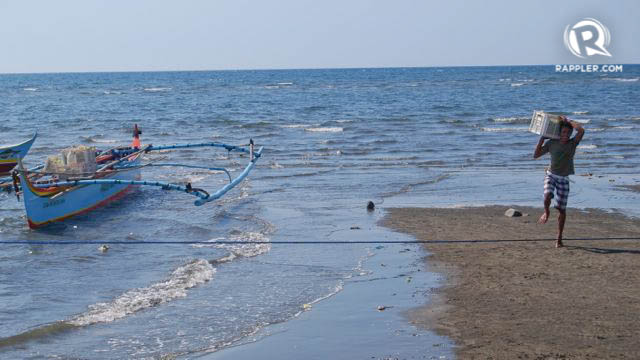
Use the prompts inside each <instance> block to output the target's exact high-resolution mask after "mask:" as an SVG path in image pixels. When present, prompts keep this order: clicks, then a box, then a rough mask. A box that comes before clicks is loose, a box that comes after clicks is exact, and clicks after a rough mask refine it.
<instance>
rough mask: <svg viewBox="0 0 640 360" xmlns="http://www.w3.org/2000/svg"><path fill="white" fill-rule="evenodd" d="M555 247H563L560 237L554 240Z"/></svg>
mask: <svg viewBox="0 0 640 360" xmlns="http://www.w3.org/2000/svg"><path fill="white" fill-rule="evenodd" d="M556 247H557V248H561V247H564V244H563V243H562V240H560V239H558V240H556Z"/></svg>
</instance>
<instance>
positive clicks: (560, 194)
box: [544, 172, 569, 210]
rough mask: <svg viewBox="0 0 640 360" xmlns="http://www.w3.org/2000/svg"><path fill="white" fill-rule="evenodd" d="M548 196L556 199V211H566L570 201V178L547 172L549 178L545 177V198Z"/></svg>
mask: <svg viewBox="0 0 640 360" xmlns="http://www.w3.org/2000/svg"><path fill="white" fill-rule="evenodd" d="M554 192H555V196H554ZM547 194H551V198H552V199H554V198H555V200H556V201H555V205H554V206H555V208H556V209H558V210H565V209H566V208H567V201H569V178H568V177H567V176H558V175H554V174H552V173H550V172H547V176H545V177H544V196H545V197H546V196H547Z"/></svg>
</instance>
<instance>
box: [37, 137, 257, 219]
mask: <svg viewBox="0 0 640 360" xmlns="http://www.w3.org/2000/svg"><path fill="white" fill-rule="evenodd" d="M227 146H229V145H227ZM157 149H158V148H156V149H155V150H157ZM262 149H263V148H262V147H261V148H260V149H259V150H258V151H257V152H254V153H253V159H251V161H250V162H249V164H248V165H247V166H246V167H245V169H244V170H243V171H242V173H240V175H238V177H237V178H235V179H233V181H231V182H230V183H229V184H227V185H225V186H224V187H223V188H222V189H220V190H218V191H216V192H215V193H213V194H211V195H210V194H208V193H207V192H206V191H204V190H201V189H195V188H192V187H191V185H190V184H187V186H182V185H177V184H170V183H165V182H160V181H142V180H121V179H91V180H67V181H55V182H50V183H47V184H33V186H35V187H42V188H45V187H55V186H78V185H95V184H123V185H146V186H157V187H161V188H162V189H164V190H176V191H182V192H185V193H187V194H191V195H193V196H197V197H198V198H199V199H197V200H196V201H195V202H194V205H196V206H201V205H204V204H206V203H208V202H211V201H214V200H217V199H219V198H221V197H222V196H223V195H224V194H226V193H227V192H228V191H229V190H231V189H232V188H233V187H234V186H236V185H238V184H239V183H240V182H241V181H242V180H244V178H246V177H247V175H249V172H251V170H252V169H253V167H254V166H255V164H256V161H258V159H259V158H260V156H261V155H262ZM243 150H244V152H249V150H245V149H243ZM141 151H144V150H141ZM132 155H133V154H132Z"/></svg>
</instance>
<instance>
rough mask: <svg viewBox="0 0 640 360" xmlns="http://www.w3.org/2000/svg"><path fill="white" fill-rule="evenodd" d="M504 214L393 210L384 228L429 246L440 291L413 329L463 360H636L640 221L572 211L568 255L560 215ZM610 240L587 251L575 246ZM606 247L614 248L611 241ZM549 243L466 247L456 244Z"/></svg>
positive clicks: (494, 210)
mask: <svg viewBox="0 0 640 360" xmlns="http://www.w3.org/2000/svg"><path fill="white" fill-rule="evenodd" d="M508 208H509V207H507V206H488V207H472V208H392V209H388V216H387V217H386V218H385V219H384V220H383V225H385V226H388V227H390V228H393V229H395V230H397V231H401V232H405V233H409V234H411V235H413V236H415V237H416V238H417V239H418V240H425V241H428V240H452V241H451V242H442V243H433V244H425V248H426V249H427V250H428V251H429V253H431V255H429V256H427V257H426V258H425V262H426V264H427V266H428V269H429V270H430V271H436V272H440V273H443V274H444V275H445V276H446V278H447V281H446V284H443V287H442V288H440V289H438V290H436V293H435V294H432V295H433V296H431V297H430V299H431V302H430V303H429V304H426V305H425V306H423V307H421V308H418V309H415V310H413V311H411V312H410V313H409V318H410V321H411V322H412V323H414V324H416V325H418V326H422V327H425V328H428V329H433V330H435V331H436V332H437V333H439V334H441V335H446V336H448V337H450V338H451V339H452V340H453V341H454V342H455V344H456V351H455V352H456V355H457V357H458V358H461V359H516V358H522V359H584V358H589V359H604V358H618V359H637V358H640V347H639V346H638V340H637V339H638V338H639V337H640V321H638V315H637V314H638V313H639V312H640V288H639V287H638V286H637V284H638V283H639V282H640V261H639V260H640V242H639V241H638V240H637V239H636V240H626V239H620V238H633V237H635V238H638V237H639V236H640V220H637V219H631V218H628V217H626V216H624V215H622V214H618V213H607V212H604V211H602V210H585V211H579V210H574V209H569V211H568V217H567V224H566V228H565V234H564V236H565V239H566V241H565V245H566V247H565V248H561V249H556V248H555V247H554V241H553V240H552V239H554V238H555V235H556V226H557V222H556V216H557V212H555V210H552V212H551V218H550V221H549V223H548V224H546V225H538V224H536V221H537V219H538V217H539V215H540V214H541V212H542V209H541V208H530V207H514V208H516V209H517V210H519V211H521V212H522V213H524V216H522V217H513V218H510V217H506V216H505V215H504V212H505V210H507V209H508ZM587 237H588V238H606V240H604V239H603V240H596V241H584V240H580V241H579V240H573V239H577V238H587ZM612 238H618V239H616V240H612ZM471 239H473V240H499V239H513V240H516V239H549V240H546V241H509V242H482V243H470V242H460V241H459V240H471Z"/></svg>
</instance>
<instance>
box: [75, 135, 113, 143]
mask: <svg viewBox="0 0 640 360" xmlns="http://www.w3.org/2000/svg"><path fill="white" fill-rule="evenodd" d="M80 139H81V140H82V142H85V143H89V144H92V143H98V144H114V143H116V142H118V141H117V140H112V139H98V138H96V136H80Z"/></svg>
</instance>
